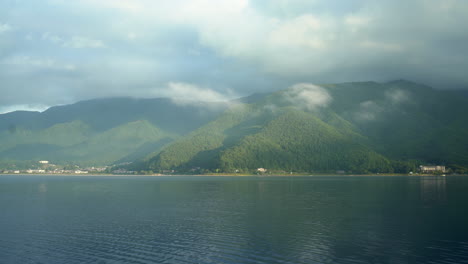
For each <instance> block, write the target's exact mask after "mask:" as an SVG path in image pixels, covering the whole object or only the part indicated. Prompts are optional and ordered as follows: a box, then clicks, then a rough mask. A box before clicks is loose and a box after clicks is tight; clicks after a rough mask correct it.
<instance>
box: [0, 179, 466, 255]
mask: <svg viewBox="0 0 468 264" xmlns="http://www.w3.org/2000/svg"><path fill="white" fill-rule="evenodd" d="M467 203H468V178H464V177H439V178H436V177H425V178H419V177H380V178H379V177H298V178H286V177H274V178H265V177H245V178H244V177H242V178H235V177H72V176H65V177H60V176H0V210H1V212H0V263H468V207H467Z"/></svg>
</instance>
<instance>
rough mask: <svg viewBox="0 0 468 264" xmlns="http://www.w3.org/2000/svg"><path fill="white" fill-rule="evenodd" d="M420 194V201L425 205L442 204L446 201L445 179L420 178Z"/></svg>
mask: <svg viewBox="0 0 468 264" xmlns="http://www.w3.org/2000/svg"><path fill="white" fill-rule="evenodd" d="M420 188H421V189H420V193H421V200H422V201H423V202H424V203H425V204H426V205H434V204H438V203H443V202H445V201H446V200H447V194H446V189H447V183H446V177H443V176H426V177H421V178H420Z"/></svg>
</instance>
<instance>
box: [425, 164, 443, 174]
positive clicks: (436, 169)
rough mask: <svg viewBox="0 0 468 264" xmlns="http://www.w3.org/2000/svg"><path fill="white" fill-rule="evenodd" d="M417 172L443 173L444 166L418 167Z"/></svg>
mask: <svg viewBox="0 0 468 264" xmlns="http://www.w3.org/2000/svg"><path fill="white" fill-rule="evenodd" d="M419 170H420V171H421V172H422V173H434V172H445V166H425V165H421V166H419Z"/></svg>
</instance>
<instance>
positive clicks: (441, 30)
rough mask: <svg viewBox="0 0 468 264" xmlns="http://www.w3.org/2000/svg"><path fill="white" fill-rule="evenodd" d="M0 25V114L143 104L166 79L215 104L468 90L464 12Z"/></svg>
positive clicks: (67, 14)
mask: <svg viewBox="0 0 468 264" xmlns="http://www.w3.org/2000/svg"><path fill="white" fill-rule="evenodd" d="M0 17H2V21H1V22H0V34H1V33H5V32H8V34H1V35H0V51H1V52H0V62H1V63H0V82H1V83H2V88H1V89H2V90H1V92H2V97H0V104H1V105H6V104H11V105H21V104H27V103H43V104H47V105H50V104H53V103H69V102H72V101H77V100H82V99H89V98H93V97H105V96H136V97H145V96H146V97H149V96H155V95H156V94H157V93H154V90H155V88H154V87H158V89H159V90H158V91H160V94H163V93H164V92H163V91H165V90H167V89H168V87H167V85H166V84H167V83H169V82H171V81H173V80H177V81H178V82H179V83H189V84H192V85H194V86H196V87H198V88H202V89H206V87H209V89H210V90H212V91H214V92H216V93H219V94H221V95H226V94H227V95H229V92H226V91H227V87H229V88H230V89H232V94H238V95H249V94H251V93H255V92H267V91H274V90H279V89H281V88H282V87H288V86H290V85H291V84H294V83H298V82H306V83H336V82H345V81H366V80H372V81H388V80H392V79H410V80H413V81H416V82H421V83H425V84H428V85H432V86H436V87H437V88H439V89H445V88H463V87H464V88H467V87H468V75H467V74H466V69H467V68H468V51H467V49H466V47H467V46H468V35H467V34H466V29H465V27H466V26H465V25H467V24H468V1H460V0H412V1H403V0H381V1H371V0H350V1H341V0H329V1H317V0H271V1H262V0H218V1H210V0H171V1H168V0H161V1H153V0H119V1H114V0H76V1H64V0H46V1H30V2H28V3H23V2H18V3H16V2H12V1H3V2H2V3H1V4H0ZM13 25H14V27H13ZM13 28H14V30H13ZM44 32H49V33H44ZM8 60H10V61H9V62H8ZM6 61H7V62H8V63H5V62H6ZM38 86H40V87H41V88H42V89H48V91H49V94H48V96H42V95H41V90H40V89H37V88H36V87H38ZM203 87H205V88H203ZM59 88H60V89H59ZM25 94H26V95H28V96H24V95H25ZM29 95H30V96H29ZM228 97H229V96H228ZM64 100H65V101H64Z"/></svg>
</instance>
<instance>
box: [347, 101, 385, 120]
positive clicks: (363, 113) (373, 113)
mask: <svg viewBox="0 0 468 264" xmlns="http://www.w3.org/2000/svg"><path fill="white" fill-rule="evenodd" d="M382 111H383V108H382V107H380V106H379V105H378V104H377V103H375V102H374V101H364V102H362V103H360V104H359V109H358V111H356V113H354V118H355V119H356V121H361V122H368V121H374V120H375V119H377V116H378V115H379V114H380V113H381V112H382Z"/></svg>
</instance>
